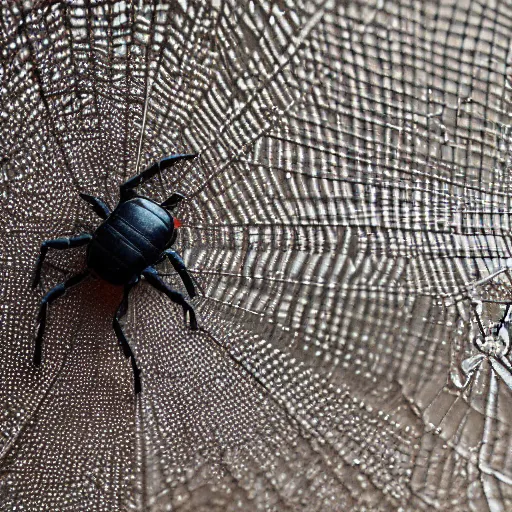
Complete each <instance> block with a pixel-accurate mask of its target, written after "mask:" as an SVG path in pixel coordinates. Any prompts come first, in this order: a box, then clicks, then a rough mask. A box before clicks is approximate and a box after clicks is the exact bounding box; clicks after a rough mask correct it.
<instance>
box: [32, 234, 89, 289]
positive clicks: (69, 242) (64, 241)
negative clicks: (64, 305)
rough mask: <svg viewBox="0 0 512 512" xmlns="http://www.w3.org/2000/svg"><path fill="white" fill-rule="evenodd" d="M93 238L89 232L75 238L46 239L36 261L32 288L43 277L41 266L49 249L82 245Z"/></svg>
mask: <svg viewBox="0 0 512 512" xmlns="http://www.w3.org/2000/svg"><path fill="white" fill-rule="evenodd" d="M91 240H92V236H91V235H89V234H88V233H84V234H82V235H79V236H76V237H73V238H55V239H54V240H46V241H44V242H43V243H42V244H41V248H40V250H39V257H38V258H37V261H36V268H35V270H34V279H33V281H32V288H35V287H36V286H37V285H38V284H39V281H40V279H41V268H42V266H43V262H44V258H45V256H46V253H47V252H48V249H60V250H63V249H72V248H73V247H81V246H82V245H87V244H88V243H89V242H90V241H91Z"/></svg>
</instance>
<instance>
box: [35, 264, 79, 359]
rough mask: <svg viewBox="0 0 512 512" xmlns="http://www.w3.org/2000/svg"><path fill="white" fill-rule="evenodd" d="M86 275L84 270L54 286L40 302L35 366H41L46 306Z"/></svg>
mask: <svg viewBox="0 0 512 512" xmlns="http://www.w3.org/2000/svg"><path fill="white" fill-rule="evenodd" d="M88 275H89V271H88V270H86V271H85V272H82V273H81V274H77V275H76V276H73V277H71V278H70V279H68V280H67V281H65V282H64V283H60V284H58V285H57V286H54V287H53V288H52V289H51V290H50V291H49V292H48V293H47V294H46V295H45V296H44V297H43V299H42V300H41V304H40V305H39V313H38V315H37V321H38V323H39V328H38V329H37V336H36V346H35V350H34V365H35V366H39V365H40V364H41V356H42V352H43V336H44V330H45V328H46V313H47V311H48V306H49V305H50V304H51V303H52V302H54V301H56V300H57V299H58V298H59V297H62V296H63V295H64V294H65V293H66V290H67V289H68V288H71V287H72V286H76V285H77V284H79V283H81V282H82V281H83V280H84V279H85V278H86V277H87V276H88Z"/></svg>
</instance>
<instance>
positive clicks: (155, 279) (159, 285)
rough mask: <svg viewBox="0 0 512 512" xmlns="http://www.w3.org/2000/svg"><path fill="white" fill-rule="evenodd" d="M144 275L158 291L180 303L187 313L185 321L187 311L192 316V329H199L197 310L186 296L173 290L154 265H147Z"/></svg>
mask: <svg viewBox="0 0 512 512" xmlns="http://www.w3.org/2000/svg"><path fill="white" fill-rule="evenodd" d="M142 275H143V276H144V277H145V278H146V280H147V282H148V283H149V284H150V285H151V286H153V287H154V288H156V289H157V290H158V291H160V292H163V293H165V294H166V295H167V297H169V299H171V300H172V301H173V302H174V303H176V304H178V305H180V306H181V307H182V308H183V313H184V314H185V322H186V316H187V313H188V314H189V317H190V329H192V330H193V331H197V319H196V312H195V311H194V308H193V307H192V305H191V304H190V303H189V302H188V301H187V299H185V297H184V296H183V295H182V294H181V293H180V292H177V291H176V290H173V289H172V288H171V287H170V286H169V285H168V284H167V283H165V282H164V280H163V279H162V278H161V277H160V276H159V275H158V273H157V271H156V270H155V269H154V268H153V267H146V269H144V270H143V272H142Z"/></svg>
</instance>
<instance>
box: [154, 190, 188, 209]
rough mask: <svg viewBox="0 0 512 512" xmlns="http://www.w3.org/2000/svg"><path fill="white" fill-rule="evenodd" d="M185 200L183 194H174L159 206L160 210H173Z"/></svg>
mask: <svg viewBox="0 0 512 512" xmlns="http://www.w3.org/2000/svg"><path fill="white" fill-rule="evenodd" d="M183 199H185V196H184V195H183V194H180V193H179V192H175V193H174V194H172V196H171V197H168V198H167V199H166V200H165V201H164V202H163V203H161V204H160V206H161V207H162V208H167V209H169V210H173V209H174V208H176V206H178V204H179V203H181V201H183Z"/></svg>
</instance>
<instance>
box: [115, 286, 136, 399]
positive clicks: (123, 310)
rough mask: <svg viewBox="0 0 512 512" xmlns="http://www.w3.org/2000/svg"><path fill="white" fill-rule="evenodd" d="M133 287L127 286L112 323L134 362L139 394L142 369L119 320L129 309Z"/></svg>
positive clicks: (126, 351)
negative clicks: (129, 296)
mask: <svg viewBox="0 0 512 512" xmlns="http://www.w3.org/2000/svg"><path fill="white" fill-rule="evenodd" d="M131 288H132V286H131V285H127V286H125V288H124V295H123V300H122V301H121V304H119V307H118V308H117V311H116V314H115V315H114V321H113V323H112V325H113V327H114V332H115V333H116V336H117V339H118V341H119V344H120V345H121V348H122V349H123V352H124V355H125V357H126V358H128V357H129V358H130V361H131V363H132V369H133V383H134V388H135V394H137V393H140V392H141V391H142V385H141V382H140V370H139V368H138V367H137V362H136V361H135V356H134V354H133V352H132V349H131V347H130V344H129V343H128V340H127V339H126V336H125V334H124V332H123V329H122V328H121V324H120V323H119V320H120V319H121V318H122V317H123V316H124V315H125V314H126V311H127V310H128V295H129V293H130V290H131Z"/></svg>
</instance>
